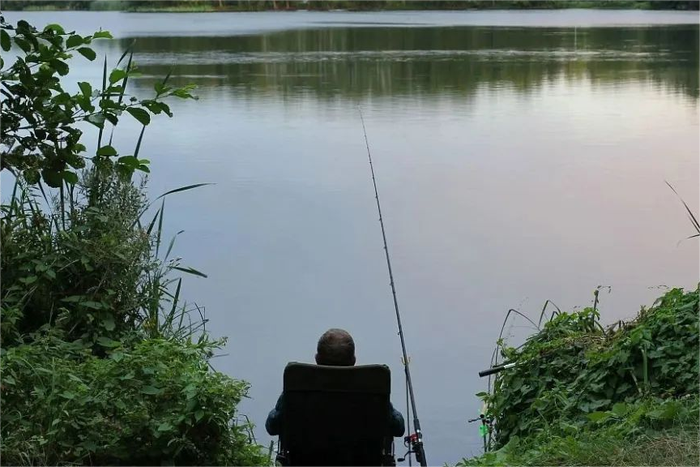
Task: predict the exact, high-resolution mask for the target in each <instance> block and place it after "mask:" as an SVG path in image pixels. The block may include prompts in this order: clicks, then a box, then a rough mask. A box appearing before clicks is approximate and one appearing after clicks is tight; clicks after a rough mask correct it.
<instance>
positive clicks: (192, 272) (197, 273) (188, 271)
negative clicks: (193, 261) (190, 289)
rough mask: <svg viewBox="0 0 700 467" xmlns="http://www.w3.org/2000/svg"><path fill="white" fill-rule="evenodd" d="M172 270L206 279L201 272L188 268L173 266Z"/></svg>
mask: <svg viewBox="0 0 700 467" xmlns="http://www.w3.org/2000/svg"><path fill="white" fill-rule="evenodd" d="M173 269H177V270H178V271H182V272H184V273H187V274H192V275H193V276H199V277H204V278H206V277H208V276H207V275H206V274H204V273H203V272H200V271H197V270H196V269H194V268H190V267H180V266H173Z"/></svg>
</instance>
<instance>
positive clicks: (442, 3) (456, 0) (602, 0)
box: [3, 0, 698, 11]
mask: <svg viewBox="0 0 700 467" xmlns="http://www.w3.org/2000/svg"><path fill="white" fill-rule="evenodd" d="M3 3H4V4H5V5H6V8H7V9H9V10H12V9H67V10H88V9H91V10H104V9H109V10H111V9H127V10H132V11H216V10H297V9H309V10H335V9H347V10H401V9H412V10H441V9H447V10H461V9H506V8H508V9H543V8H548V9H549V8H640V9H675V10H686V9H687V10H693V9H694V10H697V9H698V2H697V1H696V0H661V1H652V2H649V1H646V0H425V1H420V0H308V1H301V0H255V1H251V0H123V1H119V0H70V1H65V0H6V1H5V2H3ZM112 4H117V6H114V5H112Z"/></svg>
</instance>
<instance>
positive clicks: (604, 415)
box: [586, 412, 610, 422]
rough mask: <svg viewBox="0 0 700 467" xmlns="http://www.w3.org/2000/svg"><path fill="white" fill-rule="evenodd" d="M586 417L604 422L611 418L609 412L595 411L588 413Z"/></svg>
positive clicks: (593, 420)
mask: <svg viewBox="0 0 700 467" xmlns="http://www.w3.org/2000/svg"><path fill="white" fill-rule="evenodd" d="M586 417H588V419H589V420H590V421H592V422H602V421H605V420H607V419H608V418H610V413H609V412H593V413H589V414H586Z"/></svg>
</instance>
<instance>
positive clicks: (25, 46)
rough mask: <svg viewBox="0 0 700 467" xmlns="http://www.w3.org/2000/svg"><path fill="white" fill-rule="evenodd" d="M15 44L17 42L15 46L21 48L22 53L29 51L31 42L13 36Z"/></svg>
mask: <svg viewBox="0 0 700 467" xmlns="http://www.w3.org/2000/svg"><path fill="white" fill-rule="evenodd" d="M15 44H17V47H19V48H20V49H22V50H23V51H24V53H29V52H31V51H32V44H30V43H29V41H27V40H25V39H22V38H20V37H15Z"/></svg>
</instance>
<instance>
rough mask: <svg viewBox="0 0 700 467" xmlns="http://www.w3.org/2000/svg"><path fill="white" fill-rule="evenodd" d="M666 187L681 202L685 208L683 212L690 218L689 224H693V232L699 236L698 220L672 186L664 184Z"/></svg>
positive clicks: (699, 225)
mask: <svg viewBox="0 0 700 467" xmlns="http://www.w3.org/2000/svg"><path fill="white" fill-rule="evenodd" d="M666 185H668V187H669V188H670V189H671V190H672V191H673V192H674V193H675V194H676V196H677V197H678V199H679V200H681V203H683V206H684V207H685V210H686V211H687V212H688V217H689V218H690V222H691V223H692V224H693V227H694V228H695V230H696V231H697V232H698V234H700V223H698V220H697V219H696V218H695V215H694V214H693V211H691V210H690V208H689V207H688V204H687V203H686V202H685V200H684V199H683V198H681V195H679V194H678V192H677V191H676V189H675V188H673V186H672V185H671V184H670V183H668V182H666Z"/></svg>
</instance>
